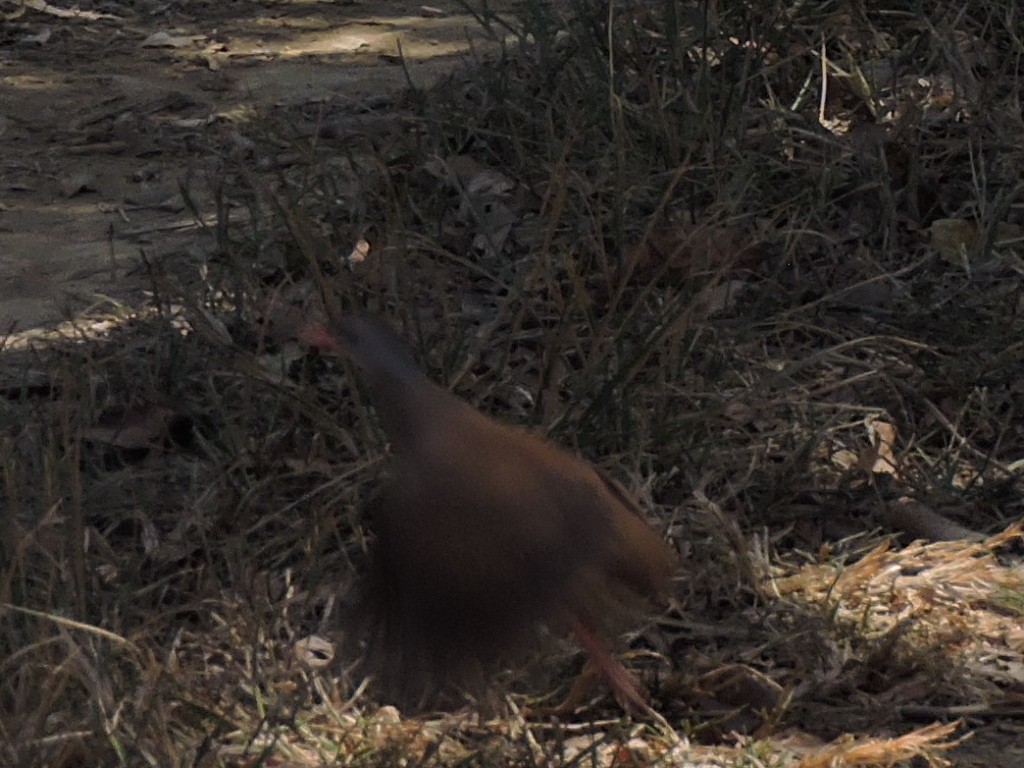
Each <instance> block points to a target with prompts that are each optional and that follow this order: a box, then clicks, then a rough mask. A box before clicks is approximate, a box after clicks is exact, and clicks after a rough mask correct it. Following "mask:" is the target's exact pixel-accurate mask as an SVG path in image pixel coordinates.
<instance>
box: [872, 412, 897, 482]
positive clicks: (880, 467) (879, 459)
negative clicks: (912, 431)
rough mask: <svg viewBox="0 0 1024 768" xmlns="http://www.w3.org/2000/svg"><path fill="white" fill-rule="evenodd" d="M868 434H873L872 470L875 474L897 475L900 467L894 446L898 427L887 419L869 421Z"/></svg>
mask: <svg viewBox="0 0 1024 768" xmlns="http://www.w3.org/2000/svg"><path fill="white" fill-rule="evenodd" d="M867 428H868V434H869V435H870V436H871V443H872V447H873V451H872V452H873V455H874V461H873V462H872V464H871V471H872V472H873V473H875V474H883V475H892V476H893V477H896V476H897V475H898V474H899V469H898V466H897V462H896V454H895V453H893V448H894V446H895V445H896V427H894V426H893V425H892V424H890V423H889V422H887V421H881V420H878V419H876V420H874V421H869V422H868V423H867Z"/></svg>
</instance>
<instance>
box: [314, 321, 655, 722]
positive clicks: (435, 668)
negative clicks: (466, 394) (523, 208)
mask: <svg viewBox="0 0 1024 768" xmlns="http://www.w3.org/2000/svg"><path fill="white" fill-rule="evenodd" d="M303 337H304V338H305V340H306V341H307V342H309V343H310V344H312V345H314V346H316V347H318V348H320V349H322V350H324V351H328V352H332V353H335V354H340V355H347V356H349V357H351V359H352V360H354V361H355V362H356V363H357V364H358V365H359V366H360V367H361V368H362V369H363V372H364V376H365V379H366V381H367V383H368V385H369V387H370V390H371V396H372V398H373V401H374V403H375V405H376V407H377V412H378V414H379V416H380V419H381V422H382V424H383V426H384V429H385V431H386V432H387V435H388V437H389V438H390V441H391V451H392V454H393V467H392V478H391V480H390V482H389V484H388V485H387V486H386V488H385V490H384V492H383V494H382V497H381V499H380V500H379V503H378V505H377V508H376V509H375V511H374V526H375V529H376V534H377V548H376V551H375V557H374V567H373V573H372V578H371V580H370V588H369V590H368V599H369V601H370V602H371V606H370V608H371V613H372V615H373V616H374V617H375V621H374V622H373V631H372V636H371V648H372V649H374V650H375V651H376V654H377V661H378V669H379V671H380V672H381V676H382V677H383V678H384V680H385V684H386V687H387V688H388V689H390V690H391V691H392V692H396V693H398V694H400V695H401V696H403V697H404V698H405V699H408V698H409V696H410V695H411V696H415V695H418V694H420V693H423V692H424V691H428V690H430V691H437V690H438V689H441V688H444V687H445V686H446V685H447V684H448V683H450V682H452V681H456V682H458V683H460V684H466V683H470V684H472V683H479V682H480V681H481V678H482V675H483V674H485V673H486V671H487V669H488V667H490V666H491V665H492V663H493V662H496V661H499V660H503V659H508V658H511V657H513V656H514V655H515V653H516V651H517V650H521V648H523V647H524V646H527V645H529V643H530V641H531V638H532V636H533V635H534V633H535V630H536V627H537V625H538V624H541V623H545V624H547V625H549V626H550V627H552V628H553V629H555V630H556V631H557V630H560V631H567V630H572V631H574V632H576V634H577V635H578V636H579V637H580V640H581V642H582V643H583V645H584V647H585V648H586V649H587V651H588V653H590V656H591V664H592V665H593V666H594V667H595V668H596V669H597V671H598V673H599V674H601V675H602V677H603V678H604V679H605V680H606V682H608V684H609V685H610V686H611V687H612V688H613V690H614V692H615V693H616V695H617V696H618V697H619V699H620V701H622V702H623V703H624V704H625V705H626V706H629V707H632V708H640V707H642V706H643V705H644V693H643V689H642V687H641V686H640V684H639V683H638V682H637V681H636V680H635V679H634V678H633V677H632V676H631V675H630V674H629V673H628V672H627V671H626V670H625V669H624V668H623V667H622V666H621V664H619V662H618V661H616V660H615V659H614V657H613V656H611V654H609V653H607V652H606V651H605V650H604V646H603V644H602V643H601V641H600V640H599V639H598V636H599V635H602V634H605V633H607V632H608V631H609V630H610V629H612V625H613V624H614V622H612V621H610V619H611V617H614V616H618V617H620V618H621V617H622V615H623V613H624V609H628V610H635V608H636V607H637V605H638V604H641V605H642V603H643V599H644V598H653V597H656V596H658V595H663V594H665V593H666V592H667V590H668V587H669V583H670V580H671V575H672V569H673V565H674V558H673V555H672V553H671V550H670V549H669V548H668V547H667V546H666V545H665V543H664V542H663V541H662V540H661V539H660V538H659V537H658V536H657V535H656V534H655V533H654V532H653V531H652V530H651V528H650V527H648V525H647V524H646V523H645V522H644V520H643V517H642V515H641V513H640V510H639V509H638V508H637V506H636V505H635V504H634V503H633V502H632V501H631V500H630V499H629V497H628V496H627V495H626V493H625V491H624V490H623V489H622V487H621V486H619V485H618V484H617V483H615V482H614V481H612V480H611V479H610V478H608V477H606V476H605V475H604V474H603V473H602V472H601V471H600V470H598V469H596V468H595V467H594V466H592V465H591V464H589V463H587V462H585V461H583V460H582V459H579V458H577V457H576V456H574V455H572V454H571V453H569V452H567V451H565V450H563V449H561V448H559V447H557V446H555V445H554V444H553V443H551V442H549V441H547V440H544V439H541V438H538V437H536V436H533V435H530V434H528V433H527V432H525V431H523V430H521V429H518V428H515V427H511V426H507V425H505V424H501V423H499V422H497V421H495V420H494V419H491V418H489V417H488V416H485V415H484V414H482V413H480V412H479V411H477V410H476V409H474V408H473V407H471V406H470V405H469V404H468V403H465V402H463V401H462V400H460V399H459V398H457V397H455V396H454V395H453V394H452V393H450V392H449V391H447V390H446V389H444V388H442V387H440V386H438V385H436V384H434V383H433V382H431V381H430V380H428V379H427V378H426V376H424V375H423V374H422V373H421V372H420V371H419V369H418V368H417V367H416V365H415V363H414V362H413V360H412V358H411V356H410V355H409V353H408V352H407V351H406V348H405V346H404V345H403V344H402V343H401V341H400V340H399V339H398V338H397V337H396V336H395V335H394V334H393V332H391V331H390V330H389V329H388V328H387V327H385V326H384V325H382V324H380V323H379V322H377V321H374V320H370V319H367V318H362V317H352V316H349V317H346V318H344V319H342V320H341V321H340V322H339V323H337V324H336V325H335V326H334V327H333V329H332V331H328V330H327V329H326V328H324V327H323V326H319V325H316V326H311V327H309V328H307V329H306V330H305V331H304V333H303Z"/></svg>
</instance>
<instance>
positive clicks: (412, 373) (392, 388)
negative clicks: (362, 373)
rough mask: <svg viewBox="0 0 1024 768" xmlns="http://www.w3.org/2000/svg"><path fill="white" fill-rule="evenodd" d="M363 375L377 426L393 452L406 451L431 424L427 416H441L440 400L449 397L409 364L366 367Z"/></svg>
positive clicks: (445, 391) (430, 428) (441, 406)
mask: <svg viewBox="0 0 1024 768" xmlns="http://www.w3.org/2000/svg"><path fill="white" fill-rule="evenodd" d="M367 379H368V383H369V384H370V386H371V387H372V389H373V392H372V396H373V401H374V403H375V404H376V406H377V414H378V415H379V416H380V420H381V426H383V427H384V431H385V432H386V433H387V435H388V439H389V440H390V441H391V447H392V450H394V451H395V452H397V453H404V452H407V451H408V450H409V449H410V447H411V446H414V445H416V444H417V440H418V439H420V436H421V435H423V434H424V432H425V431H429V430H432V429H434V428H435V427H434V426H432V424H431V419H434V418H437V417H438V416H443V414H444V413H445V412H446V409H445V408H444V407H443V404H442V403H441V401H443V400H447V399H449V398H451V397H452V395H451V393H449V392H448V391H447V390H445V389H443V388H441V387H439V386H438V385H437V384H435V383H434V382H432V381H430V379H428V378H427V377H426V376H424V375H423V374H422V373H420V372H419V371H418V370H417V369H415V368H412V367H410V368H408V369H402V370H401V371H398V370H395V369H391V370H388V371H383V370H381V369H377V370H375V371H369V372H368V376H367Z"/></svg>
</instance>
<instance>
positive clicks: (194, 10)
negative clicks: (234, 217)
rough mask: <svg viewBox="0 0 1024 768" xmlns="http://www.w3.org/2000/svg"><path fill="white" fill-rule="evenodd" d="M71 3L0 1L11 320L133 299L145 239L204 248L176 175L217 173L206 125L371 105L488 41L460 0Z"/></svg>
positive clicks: (0, 214)
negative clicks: (211, 167) (206, 143)
mask: <svg viewBox="0 0 1024 768" xmlns="http://www.w3.org/2000/svg"><path fill="white" fill-rule="evenodd" d="M68 5H70V4H61V5H60V7H57V6H53V5H47V4H45V3H41V2H40V3H32V2H30V3H27V4H25V5H22V4H21V3H20V2H4V3H0V12H2V13H3V14H4V17H5V18H6V21H5V22H4V23H3V25H2V26H0V35H2V38H3V39H2V44H0V46H2V47H0V51H2V52H0V66H2V72H0V136H2V138H3V141H2V142H0V328H2V329H4V330H5V331H9V330H12V329H16V330H19V331H25V330H28V329H32V328H36V327H40V326H46V325H50V324H53V323H55V322H58V321H59V320H61V319H62V318H64V317H66V316H67V314H68V313H69V312H70V311H73V310H74V309H81V308H82V307H85V306H89V305H91V304H93V303H95V302H102V301H105V300H106V298H105V297H109V298H111V299H116V300H118V301H127V302H129V303H131V302H133V301H135V300H136V299H137V298H139V296H140V294H139V291H140V290H142V289H143V287H144V286H143V283H142V282H141V280H140V276H139V274H138V272H136V269H135V267H136V265H137V263H138V256H139V253H140V250H141V251H143V252H145V254H146V256H147V257H149V258H152V259H159V258H160V257H161V256H163V255H164V254H166V253H168V252H171V251H175V250H180V249H183V248H190V247H197V237H198V236H199V232H200V227H199V226H198V224H197V222H196V220H195V217H194V216H193V215H192V213H191V212H189V211H187V210H186V209H185V206H184V205H183V203H182V200H181V195H180V193H179V182H180V181H181V180H182V179H184V178H185V177H187V176H189V175H190V174H202V173H203V172H204V170H205V168H207V167H208V164H207V163H205V162H204V156H203V150H202V144H201V142H199V141H197V139H196V137H197V135H198V134H199V133H200V132H201V131H203V130H207V129H208V128H209V127H210V126H211V125H215V126H216V125H221V126H223V127H224V129H225V130H228V131H235V132H236V133H237V136H238V141H240V142H244V138H242V136H243V135H244V132H245V121H246V119H247V117H248V116H251V115H252V114H253V113H255V112H257V111H260V112H264V111H267V110H273V109H274V108H276V107H286V106H289V105H295V104H300V103H302V104H316V103H328V102H329V103H332V104H334V105H345V106H349V107H350V108H351V110H352V112H353V114H358V113H360V112H365V111H367V110H370V109H375V108H378V107H380V106H381V105H382V104H386V103H387V102H388V100H389V99H390V98H391V97H393V96H394V94H396V93H397V92H398V91H400V90H401V89H403V88H404V87H405V86H406V85H407V79H411V81H412V82H413V84H414V85H416V86H417V87H429V86H430V85H431V84H432V83H434V82H435V81H436V80H437V78H439V77H440V76H442V75H444V74H445V73H447V72H450V71H451V70H452V68H453V67H455V66H457V65H458V63H459V62H461V61H464V60H465V59H466V53H467V52H468V51H470V48H471V46H472V47H473V49H474V50H475V51H478V50H479V46H481V45H486V41H485V38H484V35H482V34H481V32H480V28H479V26H478V25H476V24H475V23H474V21H473V19H472V17H471V16H469V15H468V14H467V13H465V11H464V9H463V8H462V7H460V6H459V4H458V3H455V2H451V1H450V0H438V2H435V3H433V4H432V5H430V6H427V5H423V4H421V3H418V2H414V1H412V0H389V1H388V2H386V3H376V2H312V3H297V2H263V3H260V2H235V3H223V4H222V3H215V2H211V3H178V2H173V3H160V2H146V3H136V2H117V1H114V2H95V3H89V2H86V3H80V4H77V6H75V7H76V8H78V9H80V11H67V10H65V9H66V7H67V6H68ZM491 6H492V7H494V8H496V9H499V10H500V8H501V4H500V3H499V4H494V3H492V4H491ZM199 247H201V246H199Z"/></svg>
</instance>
